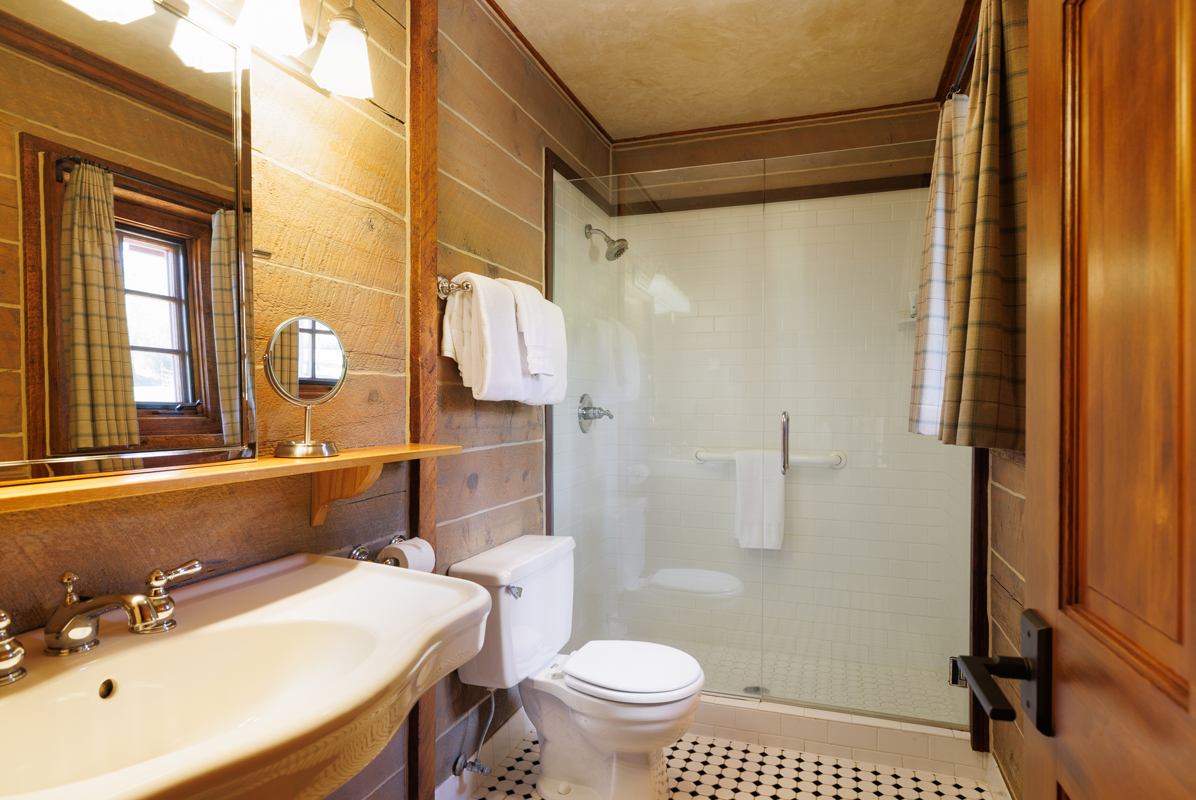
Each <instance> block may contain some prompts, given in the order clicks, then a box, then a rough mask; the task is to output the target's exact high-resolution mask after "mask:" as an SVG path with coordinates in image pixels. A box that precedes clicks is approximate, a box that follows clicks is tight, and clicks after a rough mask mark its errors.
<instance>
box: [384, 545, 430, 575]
mask: <svg viewBox="0 0 1196 800" xmlns="http://www.w3.org/2000/svg"><path fill="white" fill-rule="evenodd" d="M387 558H393V559H395V560H396V561H398V562H399V566H400V567H403V568H404V569H413V570H416V571H417V572H431V571H432V570H434V569H435V568H436V551H435V550H433V549H432V545H430V544H428V543H427V542H426V541H424V540H423V539H409V540H407V541H405V542H399V543H398V544H388V545H387V546H386V547H383V548H382V552H381V553H379V554H378V560H379V561H383V560H385V559H387Z"/></svg>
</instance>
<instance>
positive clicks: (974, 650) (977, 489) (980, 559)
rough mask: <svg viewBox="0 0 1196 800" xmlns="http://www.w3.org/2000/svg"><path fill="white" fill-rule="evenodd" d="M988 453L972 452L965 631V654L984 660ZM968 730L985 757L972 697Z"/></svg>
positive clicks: (980, 712) (982, 722)
mask: <svg viewBox="0 0 1196 800" xmlns="http://www.w3.org/2000/svg"><path fill="white" fill-rule="evenodd" d="M989 470H990V465H989V453H988V448H986V447H977V448H974V449H973V450H972V558H971V576H970V578H969V584H970V585H969V587H968V588H969V595H970V596H969V605H970V606H971V608H970V618H971V623H970V625H969V630H968V639H969V641H968V652H969V654H971V655H974V656H988V647H989V641H988V640H989V622H988V559H989V554H988V549H989V544H988V483H989V477H990V472H989ZM968 694H969V696H968V702H969V705H968V727H969V728H970V729H971V740H972V750H974V751H976V752H978V753H986V752H988V749H989V729H988V715H987V714H985V713H984V707H983V706H981V705H980V701H979V700H978V699H977V698H976V695H975V694H973V693H971V692H969V693H968Z"/></svg>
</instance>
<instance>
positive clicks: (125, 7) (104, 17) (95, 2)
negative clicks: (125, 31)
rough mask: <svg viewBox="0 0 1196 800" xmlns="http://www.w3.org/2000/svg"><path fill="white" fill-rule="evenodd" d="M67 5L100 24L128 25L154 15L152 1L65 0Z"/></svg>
mask: <svg viewBox="0 0 1196 800" xmlns="http://www.w3.org/2000/svg"><path fill="white" fill-rule="evenodd" d="M65 1H66V3H67V4H68V5H72V6H74V7H75V8H77V9H79V10H80V11H82V12H83V13H84V14H86V15H87V16H89V17H91V18H92V19H96V20H99V21H100V22H119V23H120V24H121V25H128V24H129V23H130V22H134V21H136V20H139V19H144V18H145V17H148V16H150V15H151V14H153V13H154V0H65Z"/></svg>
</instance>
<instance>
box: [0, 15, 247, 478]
mask: <svg viewBox="0 0 1196 800" xmlns="http://www.w3.org/2000/svg"><path fill="white" fill-rule="evenodd" d="M163 7H164V8H166V9H167V10H168V11H171V12H172V13H175V14H178V11H177V10H176V9H174V8H172V7H171V6H169V5H164V6H163ZM179 16H180V18H183V15H181V14H180V15H179ZM191 22H195V21H194V20H191ZM200 27H201V28H202V27H203V26H202V25H201V26H200ZM207 32H208V33H210V34H212V35H213V36H215V37H216V38H217V39H220V40H221V41H224V42H226V43H227V44H228V45H229V47H232V48H233V51H234V53H235V66H234V70H235V71H234V73H233V74H232V75H231V76H230V78H229V83H230V87H229V88H230V89H231V100H232V108H233V109H234V113H232V114H231V117H232V119H231V123H232V145H233V148H232V149H233V164H234V170H235V173H236V176H235V194H236V198H237V199H238V201H239V202H236V232H237V276H238V292H237V294H238V297H237V319H236V328H237V335H238V342H237V351H238V357H239V363H240V370H239V372H240V384H239V392H240V396H239V398H238V399H239V403H240V407H241V437H240V444H238V445H221V446H209V447H179V448H169V449H155V450H134V451H115V452H109V453H88V454H83V455H70V454H68V455H57V456H55V455H50V454H49V453H48V452H46V454H45V455H44V456H43V457H40V458H25V459H22V460H15V461H0V468H4V467H21V466H35V465H46V467H49V466H52V465H54V464H67V463H72V462H74V463H77V462H85V461H113V460H120V461H134V460H146V461H151V462H152V460H154V459H172V460H176V459H179V458H184V459H187V458H188V457H189V458H190V459H193V460H191V461H189V462H188V463H181V464H180V463H171V464H167V465H157V466H155V465H153V464H152V463H151V464H150V465H149V466H140V467H132V468H130V469H122V470H114V471H110V472H100V473H87V474H82V475H79V474H76V475H60V476H56V475H52V474H51V475H45V474H44V473H45V472H47V471H48V469H45V468H43V469H42V470H37V469H36V467H35V468H34V469H33V470H32V472H33V473H34V474H33V475H31V476H30V477H28V478H18V479H15V480H4V479H0V485H20V484H30V483H42V482H49V481H61V480H79V479H84V478H91V477H110V476H113V475H129V474H133V473H137V472H156V471H162V470H174V469H186V468H188V467H198V466H210V465H211V464H213V463H227V462H231V461H237V460H244V459H256V458H257V456H258V441H257V415H256V402H255V399H254V358H253V351H254V330H253V270H252V266H253V262H252V258H253V253H254V251H253V243H252V221H251V217H252V215H251V210H252V159H251V158H249V157H248V154H249V153H250V152H251V151H252V148H251V143H250V128H251V124H250V115H251V109H250V107H249V106H250V103H249V101H250V62H251V54H250V51H249V50H248V49H247V48H245V47H242V46H238V45H236V44H235V43H232V42H228V41H227V39H225V38H224V37H223V36H222V35H220V34H217V33H215V32H213V31H211V30H208V31H207ZM0 43H2V44H4V45H6V46H9V47H12V48H13V49H15V50H18V51H20V52H22V53H24V54H26V55H28V56H31V57H32V58H34V59H36V60H39V61H41V62H43V63H46V64H48V65H50V66H51V67H54V68H57V69H62V70H64V71H67V72H70V73H73V74H75V75H78V76H81V77H83V78H85V79H87V80H90V81H92V82H95V83H99V84H101V85H104V86H107V87H109V88H110V89H114V90H116V91H119V92H120V93H122V94H125V95H126V96H128V97H130V98H132V99H134V100H137V101H140V102H147V101H148V100H157V101H159V102H160V103H161V105H162V107H163V108H164V110H165V111H166V112H167V113H171V114H174V115H175V116H179V117H181V118H182V119H187V118H188V116H187V112H188V111H189V110H190V109H188V107H187V104H186V103H185V102H183V103H179V102H178V98H176V97H175V96H174V95H176V94H178V93H176V92H175V91H174V90H172V89H170V88H169V87H166V86H163V85H162V84H160V83H158V82H157V81H156V80H154V78H153V76H151V75H143V74H141V73H137V72H134V71H132V70H129V69H127V68H125V67H123V66H120V65H118V64H115V63H113V62H111V61H108V60H107V59H105V58H103V57H101V56H98V55H96V54H94V53H92V52H91V51H89V50H86V49H85V48H83V47H81V46H79V45H76V44H74V43H73V42H70V41H68V40H66V39H62V38H60V37H58V36H55V35H53V34H50V33H48V32H46V31H44V30H42V29H40V28H37V27H36V26H34V25H31V24H30V23H28V22H26V21H24V20H23V19H21V18H19V17H16V16H14V15H12V14H9V13H7V12H3V11H0ZM184 100H185V97H184ZM180 112H181V113H180ZM18 173H23V165H18ZM18 178H19V188H20V191H21V194H22V201H23V207H26V208H28V207H30V206H29V205H28V203H29V199H28V198H27V197H26V196H25V195H26V193H27V192H28V191H29V190H30V187H28V186H26V181H25V180H24V179H23V174H19V175H18ZM34 191H40V187H35V188H34ZM20 224H21V225H25V224H26V221H25V219H24V217H22V219H21V220H20ZM25 238H26V244H25V245H24V246H23V247H22V250H23V253H22V258H21V268H22V271H25V270H26V267H27V264H28V263H29V259H30V258H33V257H36V258H37V259H38V260H39V264H40V259H41V256H42V254H41V244H40V241H37V242H34V241H32V240H30V238H29V237H25ZM34 250H36V252H33V251H34ZM34 288H35V289H36V292H37V298H36V300H37V302H38V303H39V304H40V303H41V295H40V293H41V286H40V281H39V286H37V287H28V286H27V287H26V291H25V297H24V299H23V305H24V306H25V307H26V312H28V307H29V306H30V303H31V301H32V299H33V294H34V292H33V291H32V290H33V289H34ZM41 308H42V314H41V315H40V321H41V323H42V324H43V325H44V312H45V308H44V306H41ZM28 334H33V335H36V336H39V337H41V336H43V335H44V334H43V333H42V331H41V330H37V331H34V330H29V331H28V332H27V339H26V345H25V346H23V347H22V353H23V356H24V358H25V360H26V364H28V362H29V356H30V348H29V345H28V342H29V341H30V340H31V339H32V336H29V335H28ZM38 349H39V350H42V351H44V346H42V343H41V342H40V341H39V347H38ZM42 358H43V361H44V352H43V353H42ZM33 383H34V382H33V381H31V380H26V388H25V392H24V396H23V400H24V404H25V409H24V416H25V420H26V424H27V425H28V424H29V422H30V420H33V419H34V417H35V415H36V416H40V417H43V418H44V416H45V414H46V403H47V402H48V399H47V397H46V395H47V392H46V387H45V375H44V374H43V375H42V381H41V386H39V387H34V386H33ZM35 395H36V396H38V397H40V403H39V405H38V407H37V408H36V409H35V408H34V406H33V404H32V403H31V402H30V400H31V399H35ZM36 427H37V429H38V430H40V431H41V435H42V436H46V437H48V432H47V431H44V430H41V428H42V426H36ZM30 429H31V430H32V429H34V426H30ZM47 443H48V442H46V441H43V442H42V443H41V449H42V450H45V448H46V446H47ZM29 454H30V451H28V450H27V451H26V455H29ZM39 473H40V474H39Z"/></svg>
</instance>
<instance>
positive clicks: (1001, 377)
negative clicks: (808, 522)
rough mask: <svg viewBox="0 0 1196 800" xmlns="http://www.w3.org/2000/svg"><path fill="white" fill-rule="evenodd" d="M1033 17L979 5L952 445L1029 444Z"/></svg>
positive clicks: (959, 222)
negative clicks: (1028, 139)
mask: <svg viewBox="0 0 1196 800" xmlns="http://www.w3.org/2000/svg"><path fill="white" fill-rule="evenodd" d="M1026 21H1027V0H984V2H983V4H982V5H981V7H980V21H979V36H978V38H977V42H976V61H975V65H974V67H973V69H972V84H971V87H970V88H969V91H968V97H969V101H968V110H967V124H966V130H965V132H964V136H963V143H962V151H960V152H956V153H955V154H954V157H955V158H957V159H960V160H961V161H962V166H961V167H960V172H961V176H962V177H961V180H960V181H959V182H958V183H957V184H956V189H957V191H956V197H955V226H956V233H955V252H954V254H953V260H954V266H953V269H952V272H951V281H950V286H949V293H948V307H947V354H946V363H945V368H944V376H943V402H942V415H941V418H940V421H939V430H938V438H939V439H941V440H942V441H943V442H945V443H947V444H958V445H967V446H972V447H996V448H1002V449H1009V450H1024V449H1025V438H1026V434H1025V430H1026V426H1025V409H1026V162H1027V147H1026V144H1027V143H1026V122H1027V96H1026V68H1027V44H1028V42H1027V30H1026ZM929 310H930V309H928V311H929ZM922 313H924V312H919V315H921V314H922ZM919 327H921V325H919ZM925 374H926V375H928V374H929V373H925ZM912 421H913V420H911V422H912ZM915 427H916V426H915Z"/></svg>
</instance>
